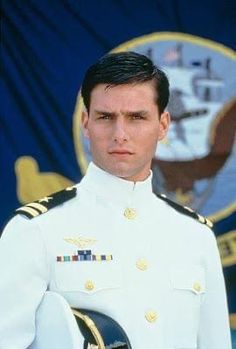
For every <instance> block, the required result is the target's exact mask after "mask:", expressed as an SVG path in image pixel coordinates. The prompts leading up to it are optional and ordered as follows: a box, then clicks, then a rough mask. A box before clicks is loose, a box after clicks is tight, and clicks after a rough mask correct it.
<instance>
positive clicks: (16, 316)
mask: <svg viewBox="0 0 236 349" xmlns="http://www.w3.org/2000/svg"><path fill="white" fill-rule="evenodd" d="M44 200H50V197H49V198H48V199H47V198H46V199H44ZM41 201H42V202H43V200H41ZM82 254H84V256H82V257H81V255H82ZM86 258H87V259H88V260H86ZM46 290H51V291H55V292H57V293H59V294H61V295H62V296H63V297H64V298H65V299H66V300H67V301H68V302H69V304H70V305H71V306H73V307H77V308H88V309H93V310H96V311H99V312H102V313H105V314H106V315H108V316H110V317H112V318H113V319H115V320H116V321H117V322H118V323H119V324H120V325H121V326H122V327H123V328H124V330H125V332H126V333H127V335H128V337H129V339H130V342H131V345H132V348H134V349H144V348H147V349H196V348H198V349H229V348H231V344H230V331H229V323H228V312H227V302H226V294H225V285H224V279H223V274H222V268H221V262H220V258H219V254H218V249H217V245H216V240H215V237H214V235H213V233H212V232H211V230H210V229H209V228H208V227H207V226H206V225H204V224H201V223H199V222H197V221H196V220H194V219H193V218H191V217H188V216H186V215H184V214H180V213H179V212H177V211H176V210H174V209H173V208H172V207H170V206H169V205H168V204H167V203H165V202H163V201H162V200H160V199H159V198H157V197H156V196H155V195H154V194H153V193H152V189H151V176H150V177H149V178H148V179H147V180H145V181H143V182H137V183H133V182H129V181H125V180H122V179H120V178H117V177H114V176H112V175H110V174H108V173H106V172H104V171H103V170H101V169H99V168H97V167H96V166H95V165H94V164H93V163H91V164H90V166H89V168H88V171H87V174H86V176H85V177H84V178H83V179H82V181H81V183H80V184H79V185H77V195H76V197H75V198H73V199H71V200H69V201H67V202H65V203H64V204H61V205H59V206H57V207H55V208H53V209H51V210H50V211H48V212H47V213H45V214H42V215H39V216H37V217H35V218H33V219H28V218H26V217H24V216H22V215H16V216H15V217H14V218H13V219H12V220H11V221H10V222H9V223H8V225H7V227H6V228H5V231H4V233H3V236H2V238H1V240H0V348H1V349H25V348H27V347H28V346H29V345H30V343H31V342H32V341H33V339H34V336H35V312H36V309H37V307H38V305H39V303H40V301H41V299H42V297H43V295H44V293H45V291H46ZM65 349H66V348H65Z"/></svg>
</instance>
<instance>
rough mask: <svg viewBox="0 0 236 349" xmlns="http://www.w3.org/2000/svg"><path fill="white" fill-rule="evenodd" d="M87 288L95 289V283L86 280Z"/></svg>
mask: <svg viewBox="0 0 236 349" xmlns="http://www.w3.org/2000/svg"><path fill="white" fill-rule="evenodd" d="M85 288H86V290H88V291H92V290H93V289H94V283H93V282H92V281H91V280H88V281H86V283H85Z"/></svg>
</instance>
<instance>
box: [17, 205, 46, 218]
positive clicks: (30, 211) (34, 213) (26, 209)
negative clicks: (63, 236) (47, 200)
mask: <svg viewBox="0 0 236 349" xmlns="http://www.w3.org/2000/svg"><path fill="white" fill-rule="evenodd" d="M16 212H17V213H24V212H25V213H28V214H29V215H30V216H31V217H37V216H38V215H39V214H40V213H39V212H38V211H36V210H34V209H33V208H31V207H26V206H23V207H20V208H18V209H17V210H16Z"/></svg>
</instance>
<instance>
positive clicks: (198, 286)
mask: <svg viewBox="0 0 236 349" xmlns="http://www.w3.org/2000/svg"><path fill="white" fill-rule="evenodd" d="M193 289H194V291H196V292H201V289H202V287H201V285H200V284H199V282H195V283H194V284H193Z"/></svg>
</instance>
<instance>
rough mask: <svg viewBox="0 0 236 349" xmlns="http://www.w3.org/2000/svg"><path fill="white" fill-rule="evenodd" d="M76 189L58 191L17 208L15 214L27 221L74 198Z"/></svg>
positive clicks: (69, 188)
mask: <svg viewBox="0 0 236 349" xmlns="http://www.w3.org/2000/svg"><path fill="white" fill-rule="evenodd" d="M76 191H77V189H76V187H68V188H66V189H63V190H60V191H58V192H56V193H54V194H52V195H50V196H45V197H44V198H42V199H40V200H36V201H34V202H31V203H29V204H27V205H25V206H22V207H19V208H18V209H16V210H15V214H22V215H24V216H26V217H28V218H29V219H31V218H34V217H37V216H39V215H41V214H42V213H46V212H47V211H48V210H50V209H51V208H54V207H56V206H58V205H61V204H63V203H64V202H66V201H68V200H70V199H72V198H74V197H75V196H76Z"/></svg>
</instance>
